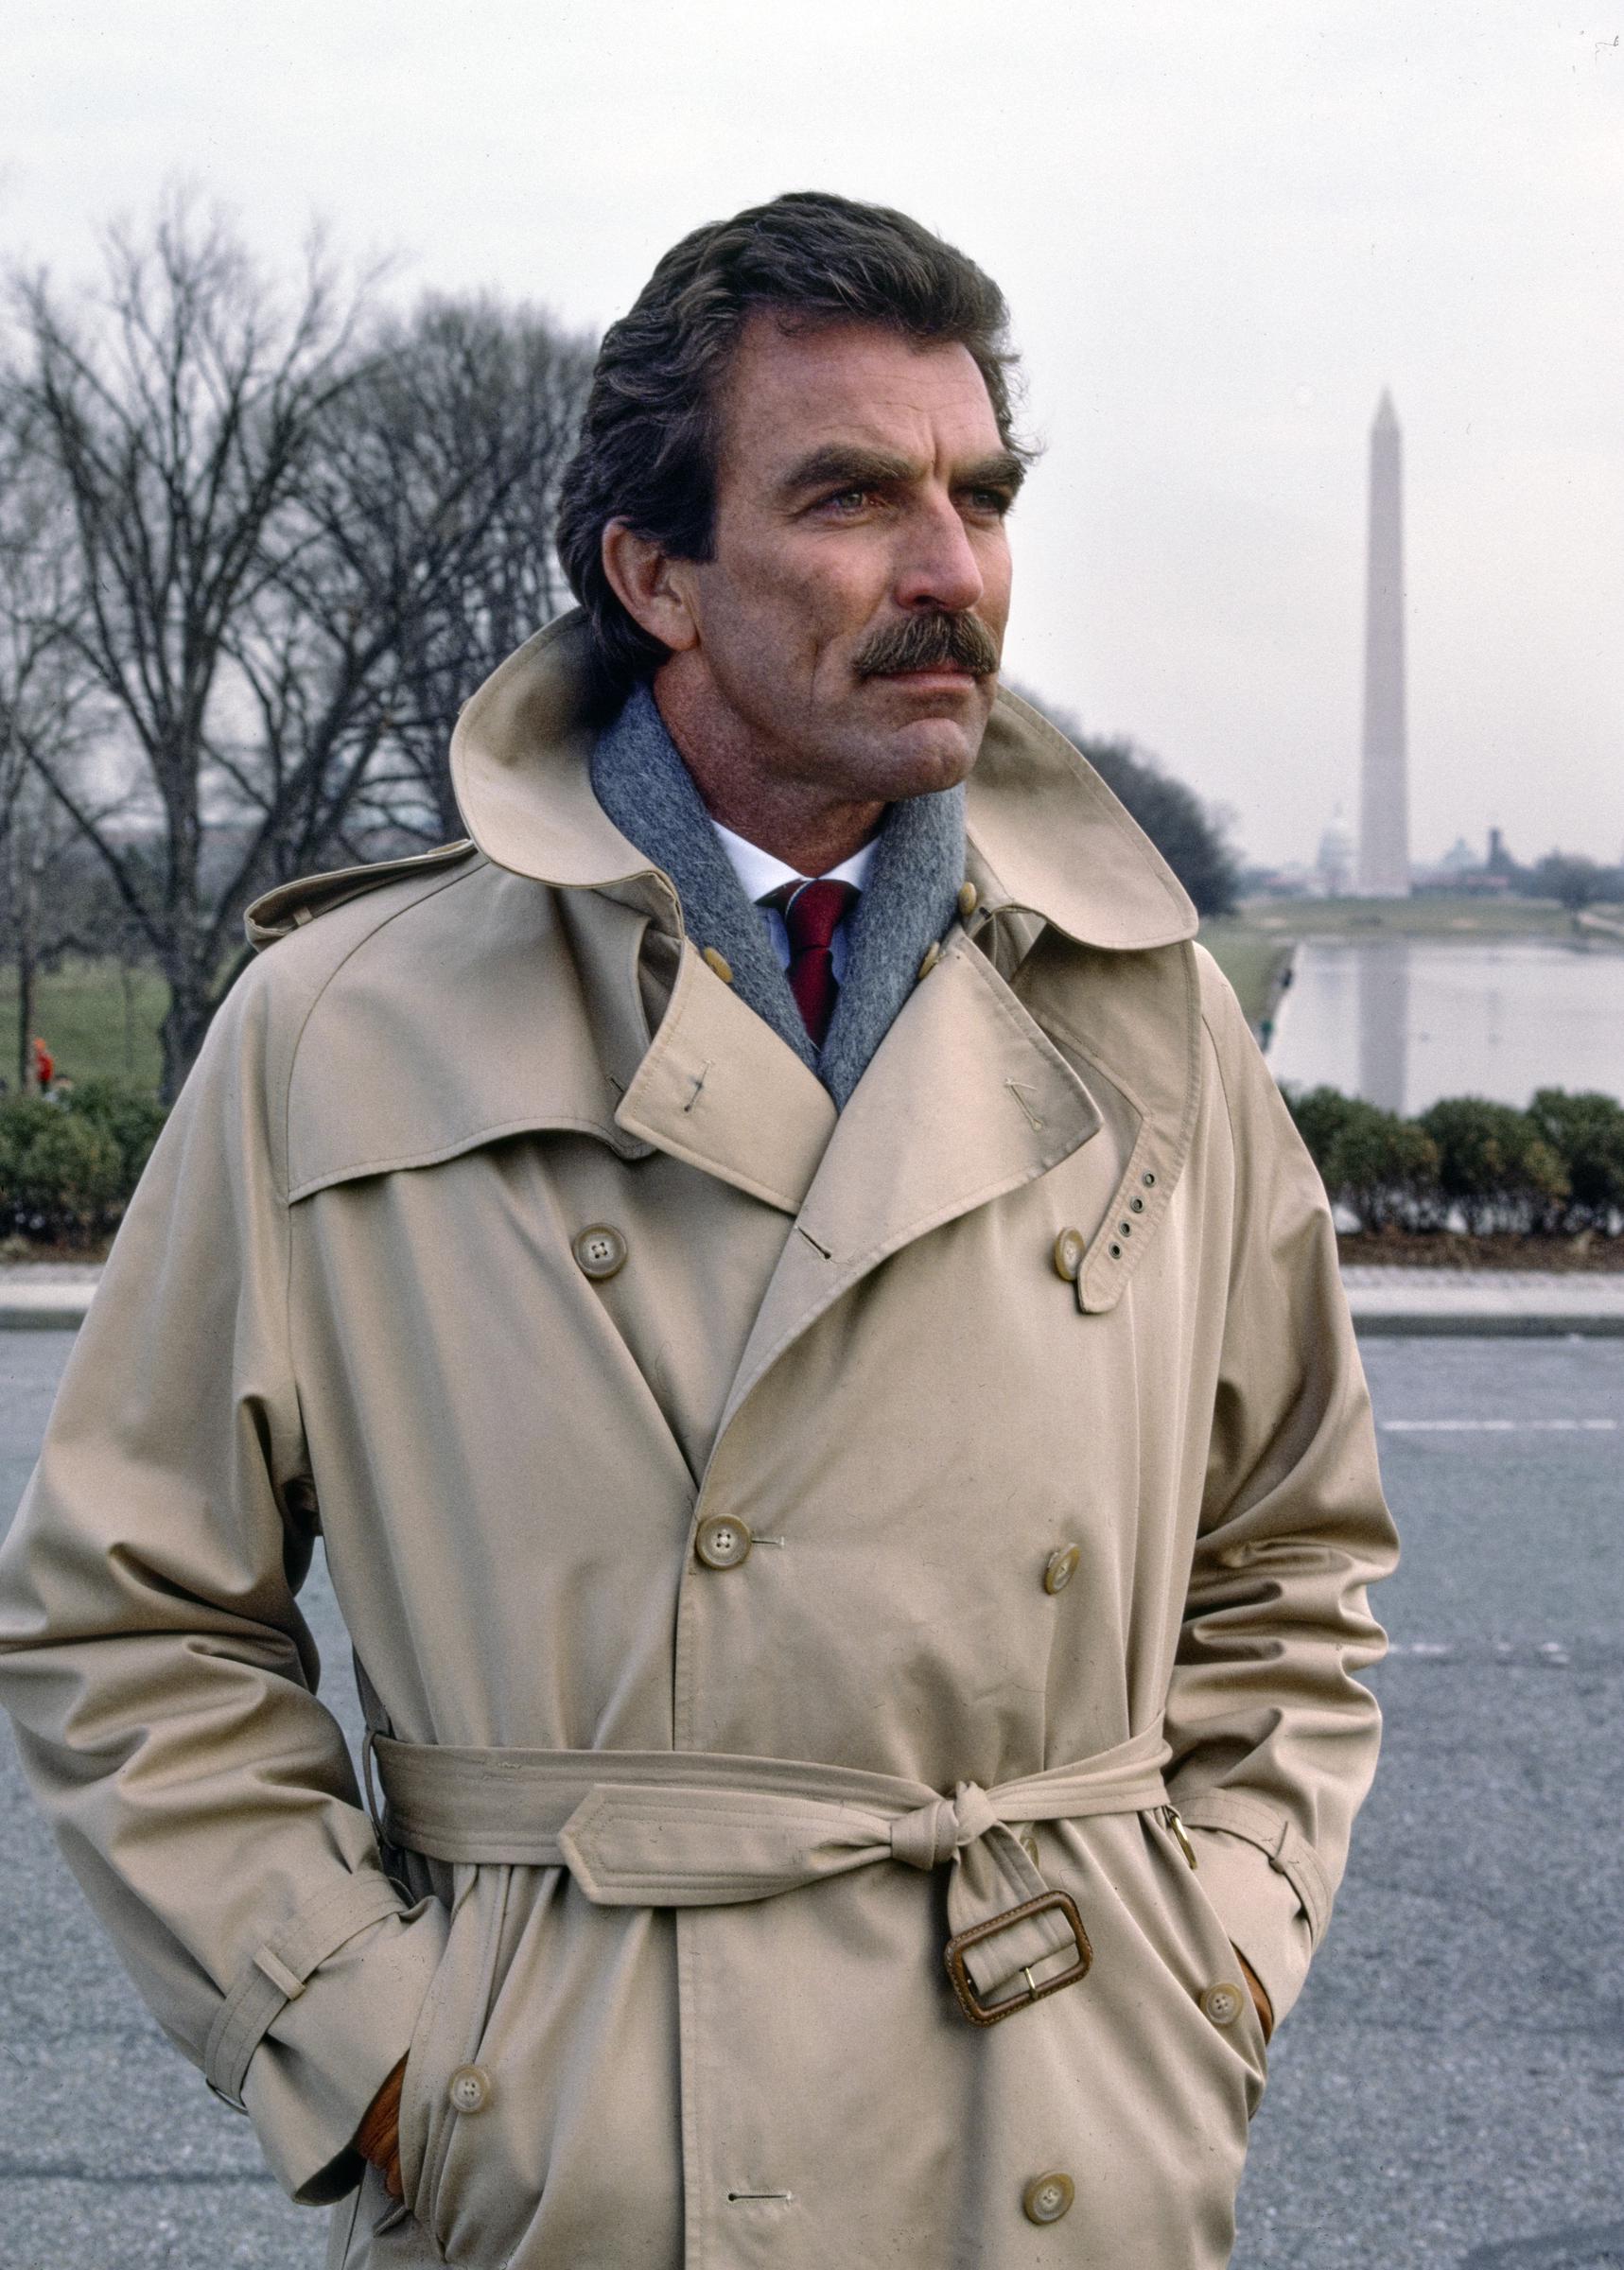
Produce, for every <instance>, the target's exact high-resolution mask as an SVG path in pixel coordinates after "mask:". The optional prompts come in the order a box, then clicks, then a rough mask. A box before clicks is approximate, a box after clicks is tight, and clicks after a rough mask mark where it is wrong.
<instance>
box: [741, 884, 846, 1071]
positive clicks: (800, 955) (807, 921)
mask: <svg viewBox="0 0 1624 2270" xmlns="http://www.w3.org/2000/svg"><path fill="white" fill-rule="evenodd" d="M856 901H857V891H856V888H855V886H854V885H853V884H851V883H849V882H829V881H827V880H824V881H822V882H786V883H782V884H780V885H779V887H778V888H777V890H776V891H769V892H768V894H767V896H766V897H765V898H764V899H762V900H761V901H760V903H761V905H763V906H776V907H777V910H778V912H779V914H780V915H782V916H783V917H784V928H785V929H786V930H787V931H788V932H789V934H790V966H789V969H787V970H786V971H785V973H784V974H785V975H786V976H787V977H788V979H789V981H790V991H791V992H792V993H793V994H794V995H795V1006H796V1008H798V1009H799V1011H800V1013H801V1022H802V1023H803V1024H804V1025H805V1026H806V1028H807V1031H808V1032H809V1033H810V1034H811V1035H812V1039H813V1041H814V1042H815V1043H816V1045H817V1046H818V1047H819V1048H821V1047H822V1046H823V1039H824V1035H825V1034H826V1033H827V1032H828V1030H829V1018H830V1016H831V1014H832V1013H833V1010H834V1000H835V995H836V994H837V993H838V992H839V991H840V987H839V986H838V985H836V983H835V978H834V954H833V952H832V951H831V947H832V944H833V939H834V934H835V932H836V931H837V930H838V929H839V928H840V925H841V924H842V922H844V921H845V919H846V917H847V915H848V914H849V913H850V911H851V909H852V907H853V906H854V905H855V904H856Z"/></svg>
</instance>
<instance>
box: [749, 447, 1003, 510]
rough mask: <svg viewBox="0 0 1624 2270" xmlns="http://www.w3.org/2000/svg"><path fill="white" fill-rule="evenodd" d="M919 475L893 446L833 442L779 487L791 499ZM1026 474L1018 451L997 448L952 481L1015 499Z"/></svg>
mask: <svg viewBox="0 0 1624 2270" xmlns="http://www.w3.org/2000/svg"><path fill="white" fill-rule="evenodd" d="M918 478H919V465H918V463H917V460H916V459H914V458H909V457H898V456H896V455H895V454H894V453H893V452H892V451H891V450H889V449H865V448H863V447H861V446H860V445H854V444H849V443H844V442H830V443H827V444H825V445H824V446H823V447H822V448H821V449H814V450H812V452H811V454H810V455H809V456H807V457H803V458H802V459H801V460H800V461H799V462H798V463H796V464H794V465H792V466H791V468H790V470H789V471H788V473H786V474H785V476H784V478H783V480H782V481H781V482H780V483H779V487H780V490H781V492H782V494H783V495H784V496H786V497H792V496H796V495H798V494H799V493H800V492H801V491H802V490H805V489H821V488H852V489H859V488H862V489H868V488H886V487H894V486H896V485H897V484H898V483H899V482H902V481H909V480H917V479H918ZM1025 478H1026V468H1025V466H1024V465H1023V464H1022V462H1021V460H1020V459H1019V458H1018V457H1017V456H1016V455H1015V453H1014V451H1013V450H1011V449H998V450H995V451H993V453H992V454H991V455H990V456H988V457H982V458H977V459H976V460H975V462H974V463H972V464H969V465H964V466H961V467H960V468H959V470H958V471H957V473H956V474H955V475H954V480H953V485H954V487H955V488H966V489H1004V490H1005V491H1007V493H1008V494H1009V495H1010V496H1011V497H1013V496H1015V495H1016V493H1017V492H1018V491H1019V489H1020V487H1021V483H1022V480H1024V479H1025Z"/></svg>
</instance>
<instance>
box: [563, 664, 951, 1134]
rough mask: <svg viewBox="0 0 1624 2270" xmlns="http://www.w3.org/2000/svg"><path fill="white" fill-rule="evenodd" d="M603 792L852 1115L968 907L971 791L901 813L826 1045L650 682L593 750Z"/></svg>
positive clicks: (857, 919)
mask: <svg viewBox="0 0 1624 2270" xmlns="http://www.w3.org/2000/svg"><path fill="white" fill-rule="evenodd" d="M592 788H593V792H594V794H595V795H596V796H597V798H598V801H599V803H600V804H601V805H602V807H603V810H604V812H607V814H608V816H609V818H610V819H611V820H613V821H614V823H615V826H616V827H617V828H618V829H620V833H621V834H622V835H623V836H624V837H625V838H626V840H627V842H628V843H632V844H635V845H636V846H637V849H638V850H639V851H641V852H642V853H643V854H644V856H645V857H646V858H648V859H651V860H653V861H654V863H655V865H656V866H658V867H660V868H661V869H662V870H663V871H664V872H665V873H666V874H667V875H669V876H670V877H671V880H672V882H673V883H675V885H676V891H677V897H678V899H680V900H681V901H682V915H683V921H684V924H685V926H686V927H687V930H688V933H689V935H690V937H691V938H692V939H693V940H694V942H695V943H696V944H697V945H700V946H714V947H715V948H716V949H717V951H718V952H720V953H721V954H723V955H724V956H725V959H726V961H727V962H728V964H729V966H730V967H731V969H732V971H733V986H734V990H735V991H736V992H737V993H738V995H739V997H740V999H741V1000H742V1001H746V1002H748V1003H749V1004H750V1006H751V1008H753V1009H754V1010H755V1011H756V1014H757V1015H758V1016H759V1017H761V1018H763V1019H765V1021H766V1022H767V1023H768V1024H770V1025H771V1026H772V1028H773V1030H774V1032H776V1033H777V1036H778V1038H779V1039H781V1040H782V1041H783V1042H784V1044H785V1046H786V1047H788V1048H793V1049H794V1050H795V1055H796V1056H799V1057H800V1059H801V1061H802V1063H803V1064H806V1065H808V1066H810V1067H811V1069H812V1071H813V1072H815V1073H816V1074H817V1075H818V1077H819V1079H820V1080H822V1082H823V1084H824V1086H825V1087H826V1088H827V1089H828V1090H829V1093H830V1095H832V1096H833V1098H834V1101H835V1104H836V1107H837V1108H841V1109H843V1108H844V1107H845V1105H846V1103H847V1098H848V1097H849V1096H850V1094H851V1091H852V1090H853V1089H854V1088H855V1087H856V1086H857V1083H858V1081H859V1080H860V1079H861V1078H862V1077H863V1075H864V1073H865V1072H866V1071H867V1069H868V1065H869V1062H870V1060H871V1059H872V1057H873V1056H874V1052H875V1050H876V1049H877V1048H878V1047H879V1046H880V1043H881V1041H882V1040H883V1039H884V1038H885V1035H886V1034H887V1033H888V1032H889V1031H890V1029H891V1025H892V1022H893V1020H894V1019H895V1018H896V1016H897V1013H898V1011H899V1009H900V1008H901V1006H902V1004H903V1003H904V1002H905V1001H906V1000H907V998H908V995H909V994H910V993H911V992H912V991H913V989H914V983H915V980H916V979H917V975H918V970H919V964H920V962H921V961H922V960H923V958H924V956H925V953H926V952H927V951H928V949H929V948H930V947H931V946H932V945H933V944H934V941H935V940H936V939H938V938H939V937H940V936H941V935H942V934H943V932H944V931H945V930H946V929H947V927H948V925H949V923H950V922H952V918H953V916H954V915H955V913H956V912H957V910H958V890H959V884H960V883H961V882H962V881H963V880H964V790H963V789H962V788H950V789H944V790H942V791H941V792H940V793H939V794H936V795H925V796H912V797H909V798H908V799H907V800H906V801H905V802H902V803H899V804H893V805H891V806H890V807H889V809H888V811H887V812H886V815H885V821H884V825H883V826H882V829H881V831H880V837H879V843H878V847H877V848H876V851H875V854H874V861H873V864H872V865H871V866H870V868H869V870H868V883H867V887H866V888H865V889H864V892H863V893H862V895H861V897H860V898H859V899H858V901H857V904H856V906H855V907H854V908H853V910H852V913H851V916H850V918H849V919H848V921H847V929H846V976H845V979H844V981H843V983H842V985H841V988H840V996H839V999H838V1000H837V1001H836V1003H835V1005H834V1015H833V1016H832V1018H831V1019H830V1020H829V1033H828V1037H827V1038H826V1039H825V1041H824V1044H823V1047H822V1048H821V1049H819V1048H816V1047H814V1045H813V1043H812V1038H811V1036H810V1034H809V1033H808V1031H807V1029H806V1026H805V1025H804V1024H803V1023H802V1022H801V1013H800V1011H799V1009H798V1008H797V1007H796V1006H795V995H794V994H793V993H792V992H791V991H790V987H789V980H788V979H787V978H786V977H785V975H784V972H783V970H782V969H780V968H779V967H778V957H777V954H776V953H775V952H774V951H773V944H772V940H771V938H770V937H769V936H768V934H767V926H766V923H765V922H764V921H763V920H762V918H761V913H760V908H758V907H755V906H753V905H752V904H751V903H750V901H749V899H746V897H745V896H744V891H743V886H742V883H741V882H740V881H739V878H738V875H737V874H736V873H735V871H734V868H733V863H732V862H731V860H729V858H728V856H727V854H726V852H725V850H724V849H723V847H722V844H721V841H720V839H719V837H718V836H717V833H716V829H715V828H714V827H713V825H712V824H711V819H710V814H709V813H708V812H707V810H706V808H705V803H704V799H703V798H702V797H701V795H700V794H699V791H698V789H697V788H696V787H695V786H694V784H693V777H692V775H691V774H690V771H689V769H688V767H687V765H686V764H684V762H683V760H682V757H681V755H680V753H679V752H678V749H677V746H676V743H675V742H673V741H672V737H671V735H670V734H669V733H668V732H667V730H666V726H665V720H664V719H663V718H662V717H661V716H660V713H659V709H658V707H656V705H655V698H654V695H653V694H652V692H651V691H650V690H649V688H648V686H647V685H646V684H640V685H638V686H636V687H635V688H634V689H633V690H632V692H631V695H630V696H629V698H628V699H627V702H626V704H625V707H623V708H622V709H621V711H620V715H619V716H618V717H617V718H616V719H615V720H614V722H613V723H612V724H611V725H607V726H606V727H605V728H604V730H603V731H602V733H601V734H600V735H599V737H598V742H597V745H596V746H595V747H594V749H593V751H592Z"/></svg>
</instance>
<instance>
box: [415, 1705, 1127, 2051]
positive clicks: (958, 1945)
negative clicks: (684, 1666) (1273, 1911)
mask: <svg viewBox="0 0 1624 2270" xmlns="http://www.w3.org/2000/svg"><path fill="white" fill-rule="evenodd" d="M370 1748H371V1751H372V1755H373V1756H374V1757H375V1761H376V1764H377V1769H378V1774H379V1777H380V1779H381V1781H382V1784H383V1790H384V1796H385V1800H386V1803H385V1811H384V1818H383V1822H382V1834H383V1837H384V1839H385V1841H386V1842H389V1843H391V1844H394V1845H396V1846H399V1847H402V1848H405V1849H408V1850H410V1851H412V1852H417V1853H422V1854H423V1855H425V1856H426V1857H427V1858H428V1859H430V1860H446V1861H453V1862H455V1861H463V1862H473V1863H475V1864H496V1865H508V1866H515V1867H558V1866H563V1867H566V1868H568V1870H569V1873H570V1875H571V1876H572V1877H574V1879H575V1881H576V1883H577V1884H578V1885H579V1886H580V1887H581V1889H582V1891H583V1892H584V1893H585V1895H586V1896H587V1898H588V1899H590V1900H592V1901H594V1902H595V1903H596V1904H597V1905H599V1906H601V1907H649V1908H692V1907H722V1906H727V1905H731V1904H734V1903H737V1902H740V1901H744V1900H758V1899H771V1898H774V1897H776V1896H777V1895H778V1894H780V1893H784V1892H793V1891H795V1890H796V1889H798V1888H799V1887H800V1886H802V1885H805V1884H812V1883H817V1882H820V1881H821V1880H822V1879H823V1878H825V1877H831V1876H845V1875H848V1874H849V1873H850V1872H851V1871H852V1870H853V1869H856V1868H867V1867H872V1866H874V1865H875V1864H876V1863H877V1862H880V1861H882V1860H894V1861H899V1862H901V1863H902V1865H903V1866H905V1867H909V1868H917V1869H921V1870H928V1869H933V1868H939V1867H947V1868H948V1869H949V1870H950V1871H951V1873H950V1875H949V1878H948V1921H949V1924H950V1926H951V1929H952V1940H951V1941H950V1943H949V1950H948V1964H949V1970H950V1972H951V1973H952V1976H953V1980H954V1985H955V1988H956V1990H957V1991H958V1993H959V1999H960V2001H961V2002H962V2003H963V2004H964V2006H965V2008H966V2010H967V2012H968V2013H969V2016H971V2017H979V2018H980V2019H981V2020H982V2021H983V2022H987V2021H988V2020H989V2019H990V2017H993V2016H997V2017H1004V2016H1005V2015H1007V2014H1008V2012H1009V2011H1011V2010H1014V2009H1017V2008H1021V2007H1023V2006H1024V2005H1025V2003H1026V2002H1028V2001H1030V2000H1033V1999H1037V1998H1038V1997H1039V1995H1040V1994H1042V1993H1044V1992H1052V1991H1054V1989H1055V1987H1056V1986H1057V1985H1069V1984H1071V1983H1072V1982H1073V1981H1074V1979H1076V1978H1080V1977H1081V1976H1082V1975H1083V1971H1084V1970H1086V1968H1087V1966H1088V1962H1089V1947H1088V1942H1087V1939H1086V1937H1085V1936H1084V1934H1083V1930H1082V1927H1081V1924H1080V1921H1079V1920H1078V1918H1077V1914H1076V1910H1075V1908H1074V1906H1073V1905H1072V1902H1071V1899H1070V1895H1066V1894H1064V1893H1059V1892H1056V1890H1055V1889H1054V1888H1053V1887H1051V1886H1050V1885H1049V1884H1048V1883H1047V1882H1046V1881H1045V1879H1044V1877H1043V1876H1042V1874H1041V1873H1040V1871H1039V1868H1038V1865H1037V1863H1036V1861H1035V1860H1033V1859H1032V1857H1031V1855H1030V1854H1029V1853H1028V1852H1027V1850H1026V1848H1025V1846H1024V1845H1023V1844H1022V1842H1021V1840H1020V1838H1019V1837H1018V1836H1017V1835H1016V1833H1015V1828H1016V1825H1017V1824H1025V1823H1028V1822H1037V1821H1079V1820H1085V1819H1088V1818H1090V1817H1091V1816H1095V1815H1099V1814H1103V1813H1134V1812H1145V1811H1149V1810H1151V1809H1153V1808H1154V1807H1158V1806H1162V1805H1165V1804H1166V1803H1167V1790H1166V1785H1165V1784H1164V1782H1163V1781H1162V1778H1161V1772H1162V1768H1163V1767H1164V1766H1165V1765H1166V1763H1167V1761H1168V1759H1169V1757H1170V1755H1171V1753H1170V1751H1169V1749H1168V1747H1167V1744H1166V1742H1165V1741H1164V1740H1163V1739H1162V1737H1161V1731H1160V1729H1155V1730H1153V1731H1151V1732H1149V1733H1146V1734H1142V1735H1136V1736H1135V1737H1133V1738H1132V1739H1131V1740H1129V1741H1126V1742H1122V1743H1120V1744H1118V1746H1117V1747H1116V1748H1115V1749H1112V1750H1107V1751H1102V1752H1101V1753H1100V1754H1099V1755H1097V1756H1094V1757H1091V1758H1086V1759H1084V1760H1082V1761H1080V1762H1079V1763H1077V1764H1075V1765H1069V1766H1056V1767H1053V1768H1051V1769H1050V1770H1049V1771H1048V1772H1043V1773H1033V1774H1029V1775H1027V1776H1025V1777H1024V1778H1023V1779H1022V1780H1019V1781H1005V1782H1000V1783H998V1784H997V1785H996V1786H995V1787H994V1788H992V1789H983V1788H981V1787H980V1786H979V1785H978V1784H977V1783H975V1782H960V1783H959V1784H958V1786H957V1787H956V1788H955V1790H953V1792H952V1796H943V1795H942V1794H941V1793H940V1792H939V1791H938V1790H933V1789H932V1788H930V1787H929V1786H928V1784H926V1783H923V1782H916V1781H909V1780H906V1779H904V1778H902V1777H900V1776H897V1775H893V1774H889V1773H865V1772H859V1771H857V1770H856V1769H854V1768H853V1769H847V1768H845V1767H837V1766H818V1765H809V1764H801V1763H799V1762H797V1761H795V1760H792V1759H788V1758H775V1757H741V1756H732V1755H725V1754H722V1753H717V1752H709V1751H704V1752H697V1751H670V1750H508V1749H502V1750H483V1749H468V1748H458V1747H452V1746H449V1745H441V1744H425V1743H414V1742H400V1741H395V1740H393V1738H392V1737H389V1736H386V1735H381V1734H380V1735H375V1736H374V1737H372V1739H371V1743H370ZM1061 1956H1065V1957H1066V1958H1067V1963H1066V1965H1065V1967H1064V1968H1063V1970H1060V1971H1058V1972H1057V1971H1056V1962H1057V1960H1058V1958H1059V1957H1061ZM1040 1965H1041V1966H1043V1976H1042V1978H1041V1979H1040V1980H1039V1978H1038V1977H1036V1976H1035V1975H1034V1974H1035V1973H1036V1972H1037V1971H1038V1969H1039V1966H1040ZM1022 1975H1024V1976H1025V1979H1026V1991H1025V1992H1024V1993H1017V1994H1015V1995H1013V1996H1008V1997H1004V1996H1002V1995H1001V1993H1000V1990H1001V1989H1002V1988H1004V1987H1005V1986H1007V1985H1008V1984H1009V1983H1010V1982H1011V1981H1013V1980H1016V1979H1018V1978H1021V1977H1022ZM993 1997H998V1998H999V1999H996V2000H990V1999H989V1998H993Z"/></svg>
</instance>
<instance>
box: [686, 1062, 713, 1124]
mask: <svg viewBox="0 0 1624 2270" xmlns="http://www.w3.org/2000/svg"><path fill="white" fill-rule="evenodd" d="M714 1062H715V1058H714V1057H710V1058H708V1059H707V1062H706V1065H705V1068H704V1070H703V1071H702V1072H701V1073H700V1075H699V1077H698V1079H697V1080H695V1081H694V1083H693V1093H692V1094H691V1095H690V1097H689V1099H688V1101H687V1103H686V1104H684V1106H683V1110H684V1111H685V1112H688V1111H691V1110H692V1109H693V1107H694V1105H695V1104H697V1103H698V1101H699V1091H700V1090H701V1089H702V1088H703V1087H704V1085H705V1083H706V1081H707V1079H708V1078H709V1077H710V1067H711V1064H712V1063H714Z"/></svg>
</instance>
